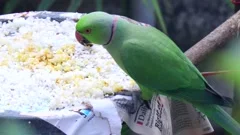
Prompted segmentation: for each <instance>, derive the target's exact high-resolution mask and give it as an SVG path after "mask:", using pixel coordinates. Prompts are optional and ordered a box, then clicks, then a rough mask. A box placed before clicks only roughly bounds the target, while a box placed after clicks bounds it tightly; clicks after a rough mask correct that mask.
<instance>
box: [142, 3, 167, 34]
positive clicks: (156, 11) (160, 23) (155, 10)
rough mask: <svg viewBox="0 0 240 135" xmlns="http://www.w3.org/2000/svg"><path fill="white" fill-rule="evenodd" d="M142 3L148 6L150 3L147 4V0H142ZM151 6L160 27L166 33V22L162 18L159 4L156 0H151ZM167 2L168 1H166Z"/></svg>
mask: <svg viewBox="0 0 240 135" xmlns="http://www.w3.org/2000/svg"><path fill="white" fill-rule="evenodd" d="M142 1H143V3H144V4H145V5H146V6H147V7H149V8H150V5H149V2H148V0H142ZM151 4H152V6H153V7H154V12H155V14H156V16H157V19H158V21H159V25H160V28H161V29H162V31H163V32H164V33H165V34H167V33H168V32H167V27H166V24H165V21H164V19H163V15H162V11H161V8H160V4H159V2H158V0H152V3H151ZM167 4H169V2H168V3H167Z"/></svg>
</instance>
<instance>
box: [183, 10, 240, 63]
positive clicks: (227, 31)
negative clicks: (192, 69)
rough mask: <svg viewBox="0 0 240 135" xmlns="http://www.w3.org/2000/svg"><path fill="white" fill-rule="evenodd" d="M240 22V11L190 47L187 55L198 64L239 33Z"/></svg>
mask: <svg viewBox="0 0 240 135" xmlns="http://www.w3.org/2000/svg"><path fill="white" fill-rule="evenodd" d="M239 23H240V11H238V12H237V13H235V14H234V15H233V16H232V17H230V18H229V19H228V20H227V21H225V22H224V23H222V24H221V25H220V26H219V27H217V28H216V29H215V30H213V31H212V32H211V33H210V34H208V35H207V36H206V37H205V38H203V39H202V40H200V41H199V42H198V43H196V44H195V45H194V46H193V47H191V48H190V49H188V50H187V51H186V52H185V54H186V56H187V57H188V58H189V59H190V60H191V61H192V62H193V64H195V65H198V64H199V63H200V62H201V61H203V60H204V59H205V58H206V57H207V56H208V55H209V54H211V53H212V52H214V51H215V50H216V49H217V48H220V47H222V46H224V45H225V44H226V43H227V42H228V41H229V40H231V39H232V38H233V37H235V36H236V35H237V34H238V31H239V27H240V26H239ZM203 29H204V26H203Z"/></svg>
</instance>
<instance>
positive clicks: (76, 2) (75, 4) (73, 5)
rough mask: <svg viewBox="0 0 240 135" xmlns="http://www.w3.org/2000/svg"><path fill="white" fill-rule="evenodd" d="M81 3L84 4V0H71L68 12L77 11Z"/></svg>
mask: <svg viewBox="0 0 240 135" xmlns="http://www.w3.org/2000/svg"><path fill="white" fill-rule="evenodd" d="M81 4H82V0H71V2H70V5H69V6H68V9H67V12H76V11H77V10H78V8H79V7H80V5H81Z"/></svg>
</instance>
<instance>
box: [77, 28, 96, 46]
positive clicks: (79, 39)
mask: <svg viewBox="0 0 240 135" xmlns="http://www.w3.org/2000/svg"><path fill="white" fill-rule="evenodd" d="M75 37H76V39H77V41H78V42H79V43H80V44H82V45H83V46H90V47H91V46H93V44H92V43H90V42H89V41H88V40H87V39H86V38H84V37H83V36H82V35H81V34H80V33H79V32H78V31H76V32H75Z"/></svg>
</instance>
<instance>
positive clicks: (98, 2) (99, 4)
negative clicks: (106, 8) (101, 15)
mask: <svg viewBox="0 0 240 135" xmlns="http://www.w3.org/2000/svg"><path fill="white" fill-rule="evenodd" d="M102 5H103V4H102V0H96V10H98V11H102V9H103V8H102Z"/></svg>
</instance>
